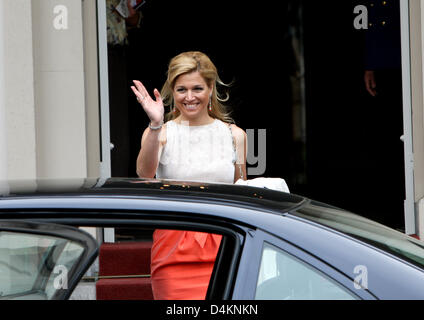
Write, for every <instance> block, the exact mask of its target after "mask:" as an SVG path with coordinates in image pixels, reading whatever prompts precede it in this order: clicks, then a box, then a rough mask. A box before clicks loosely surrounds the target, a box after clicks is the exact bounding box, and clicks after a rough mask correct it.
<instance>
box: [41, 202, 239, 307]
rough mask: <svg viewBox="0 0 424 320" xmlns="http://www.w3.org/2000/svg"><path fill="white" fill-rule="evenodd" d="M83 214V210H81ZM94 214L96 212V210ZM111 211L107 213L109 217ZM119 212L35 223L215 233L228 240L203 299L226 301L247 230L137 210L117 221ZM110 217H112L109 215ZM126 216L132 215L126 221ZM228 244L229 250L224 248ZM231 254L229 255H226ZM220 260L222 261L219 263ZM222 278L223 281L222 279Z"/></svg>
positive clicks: (231, 287)
mask: <svg viewBox="0 0 424 320" xmlns="http://www.w3.org/2000/svg"><path fill="white" fill-rule="evenodd" d="M81 211H83V210H81ZM96 211H98V210H96ZM143 212H144V213H146V214H147V216H146V218H143V217H142V216H141V215H140V213H141V214H142V213H143ZM110 214H111V212H108V215H110ZM122 214H123V212H120V211H116V215H115V217H116V218H112V217H110V218H109V219H108V221H107V223H105V220H104V219H102V218H83V217H80V218H78V219H73V218H66V217H63V218H57V217H55V218H46V219H37V220H38V221H43V222H49V223H55V224H59V225H68V226H69V225H70V226H82V225H83V226H93V227H118V226H119V227H137V226H139V227H151V228H152V229H167V230H187V231H200V232H208V233H219V234H222V235H223V236H225V237H226V239H229V238H230V237H231V238H232V240H231V241H230V240H227V241H225V242H224V243H226V244H227V246H226V248H225V250H224V251H223V250H222V248H221V246H220V249H219V252H218V254H217V259H216V261H215V265H214V269H213V272H212V275H211V279H210V282H209V286H208V291H207V295H206V299H205V300H217V299H218V300H221V299H222V300H226V299H230V298H231V295H232V292H233V289H234V282H235V280H236V278H237V275H238V266H239V260H240V256H241V254H242V251H243V246H244V240H245V233H246V231H245V230H247V228H245V227H243V226H239V225H237V224H232V223H224V224H223V223H222V222H221V223H217V222H216V221H213V220H205V219H203V220H200V221H192V220H193V219H192V218H190V217H189V216H186V217H183V216H182V215H181V213H179V217H178V220H173V213H172V212H170V211H161V210H158V211H155V216H156V217H157V218H153V217H152V215H151V211H149V210H146V211H144V210H143V211H138V212H136V213H125V215H126V217H125V218H119V216H120V215H121V216H122ZM112 215H114V214H112ZM128 215H131V216H133V217H132V218H131V219H128ZM228 244H229V245H230V247H228ZM230 255H231V256H230ZM222 260H225V261H224V262H223V263H221V261H222ZM224 277H225V279H224Z"/></svg>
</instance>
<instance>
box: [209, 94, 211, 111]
mask: <svg viewBox="0 0 424 320" xmlns="http://www.w3.org/2000/svg"><path fill="white" fill-rule="evenodd" d="M209 111H212V97H211V98H210V99H209Z"/></svg>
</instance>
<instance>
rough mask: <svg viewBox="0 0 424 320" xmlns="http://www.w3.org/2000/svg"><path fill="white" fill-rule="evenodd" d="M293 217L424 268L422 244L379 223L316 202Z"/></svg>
mask: <svg viewBox="0 0 424 320" xmlns="http://www.w3.org/2000/svg"><path fill="white" fill-rule="evenodd" d="M292 214H293V215H295V216H298V217H302V218H306V219H308V220H312V221H314V222H317V223H320V224H322V225H325V226H327V227H330V228H333V229H335V230H337V231H340V232H343V233H345V234H348V235H350V236H352V237H353V238H356V239H358V240H361V241H363V242H366V243H368V244H370V245H372V246H374V247H377V248H379V249H382V250H384V251H386V252H388V253H390V254H393V255H395V256H397V257H399V258H401V259H403V260H406V261H408V262H410V263H412V264H414V265H416V266H418V267H420V268H424V242H423V241H420V240H417V239H414V238H412V237H409V236H407V235H405V234H403V233H401V232H398V231H396V230H393V229H391V228H389V227H386V226H384V225H382V224H379V223H377V222H374V221H372V220H369V219H366V218H364V217H361V216H359V215H355V214H352V213H350V212H347V211H344V210H340V209H337V208H332V207H328V206H324V205H321V204H319V203H317V202H312V203H311V204H310V205H308V206H307V207H305V208H302V209H300V210H299V211H297V212H294V213H292Z"/></svg>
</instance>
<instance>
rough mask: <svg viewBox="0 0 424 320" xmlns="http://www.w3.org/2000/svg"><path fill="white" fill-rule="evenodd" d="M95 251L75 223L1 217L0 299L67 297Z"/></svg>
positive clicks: (94, 241) (93, 256)
mask: <svg viewBox="0 0 424 320" xmlns="http://www.w3.org/2000/svg"><path fill="white" fill-rule="evenodd" d="M97 254H98V244H97V242H96V240H95V239H93V237H91V236H90V235H89V234H88V233H86V232H84V231H82V230H79V229H77V228H74V227H69V226H64V225H58V224H51V223H42V222H35V221H0V300H3V299H12V300H60V299H67V298H68V297H69V296H70V295H71V293H72V291H73V290H74V288H75V286H76V285H77V284H78V281H79V280H80V279H81V277H82V276H83V275H84V273H85V271H86V270H87V269H88V267H89V266H90V265H91V264H92V263H93V261H94V259H95V258H96V257H97Z"/></svg>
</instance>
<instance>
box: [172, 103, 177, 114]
mask: <svg viewBox="0 0 424 320" xmlns="http://www.w3.org/2000/svg"><path fill="white" fill-rule="evenodd" d="M175 112H177V108H175V103H174V104H173V105H172V113H175Z"/></svg>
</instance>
